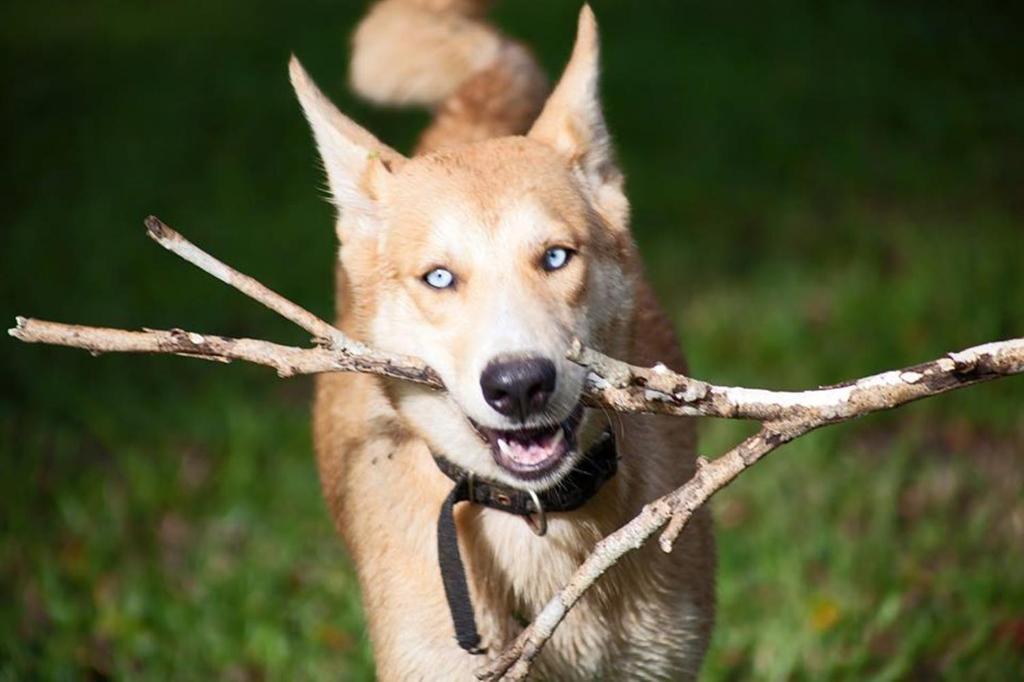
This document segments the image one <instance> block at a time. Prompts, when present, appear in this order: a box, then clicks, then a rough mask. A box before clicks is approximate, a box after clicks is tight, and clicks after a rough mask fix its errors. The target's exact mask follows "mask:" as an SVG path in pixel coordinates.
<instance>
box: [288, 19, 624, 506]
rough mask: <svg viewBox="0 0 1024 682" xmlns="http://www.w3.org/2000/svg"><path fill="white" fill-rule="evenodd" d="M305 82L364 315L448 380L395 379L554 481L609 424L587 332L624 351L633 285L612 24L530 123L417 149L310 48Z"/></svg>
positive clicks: (534, 476)
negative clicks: (609, 94)
mask: <svg viewBox="0 0 1024 682" xmlns="http://www.w3.org/2000/svg"><path fill="white" fill-rule="evenodd" d="M291 77H292V84H293V85H294V87H295V90H296V93H297V94H298V97H299V101H300V103H301V104H302V108H303V110H304V112H305V114H306V118H307V119H308V120H309V123H310V125H311V127H312V129H313V133H314V137H315V138H316V143H317V146H318V147H319V150H320V154H321V156H322V158H323V162H324V166H325V167H326V170H327V178H328V182H329V185H330V190H331V195H332V198H333V201H334V203H335V204H336V206H337V207H338V209H339V211H340V217H339V219H338V233H339V237H340V239H341V241H342V245H343V248H342V251H341V263H342V270H343V273H342V276H343V277H344V279H345V283H346V286H345V287H344V291H345V294H346V296H347V297H349V298H350V299H351V300H347V301H345V302H344V304H343V305H344V306H345V309H346V315H345V317H346V323H347V324H348V325H349V331H354V332H355V333H358V334H359V335H360V336H361V337H363V338H364V339H365V340H366V341H367V342H369V343H371V344H372V345H374V346H376V347H378V348H381V349H383V350H389V351H393V352H398V353H404V354H408V355H414V356H418V357H420V358H422V359H423V360H424V361H426V362H427V364H429V365H430V366H431V367H433V368H434V369H435V370H436V371H437V372H438V374H439V375H440V376H441V378H442V379H443V381H444V383H445V386H446V387H447V389H448V390H447V392H446V393H441V392H436V391H430V390H427V389H424V388H421V387H417V386H413V385H405V384H403V385H396V386H393V387H392V388H391V391H392V394H393V397H394V399H395V403H396V405H397V406H398V409H399V410H400V412H401V413H402V415H403V417H404V418H405V419H406V420H407V421H408V423H409V425H410V426H411V427H412V428H413V429H415V430H416V431H417V432H418V433H419V434H420V435H421V436H422V437H423V438H424V439H425V440H426V441H427V443H428V444H429V445H430V446H431V448H433V449H434V451H435V452H438V453H441V454H443V455H444V456H445V457H447V458H448V459H450V460H451V461H453V462H455V463H457V464H459V465H460V466H462V467H463V468H465V469H467V470H469V471H472V472H474V473H476V474H477V475H479V476H482V477H486V478H490V479H494V480H499V481H502V482H504V483H506V484H510V485H514V486H517V487H521V488H531V489H537V490H539V489H544V488H546V487H549V486H550V485H552V484H553V483H555V482H556V481H557V480H559V478H560V477H561V476H563V475H564V474H565V473H566V472H567V471H568V470H570V469H571V468H572V466H573V465H574V464H575V462H576V461H577V460H578V458H579V457H580V453H581V452H585V451H586V448H587V447H588V445H589V444H590V443H591V442H592V441H593V439H594V438H596V437H597V436H598V435H599V433H600V431H601V430H602V429H603V422H602V417H601V416H600V414H591V413H590V410H584V409H583V408H582V406H581V404H580V394H581V391H582V387H583V380H584V376H585V373H584V370H582V369H581V368H580V367H578V366H576V365H574V364H573V363H571V362H569V361H568V360H566V358H565V353H566V350H567V348H568V347H569V344H570V342H571V340H572V339H573V337H578V338H580V339H581V340H582V341H583V342H584V343H585V344H588V345H593V346H596V347H598V348H601V349H603V350H606V351H608V352H613V353H615V352H621V351H622V350H623V348H622V345H623V344H624V343H625V341H624V334H625V325H626V324H627V322H628V319H629V317H630V313H631V308H632V300H633V280H634V276H635V275H634V272H633V268H634V266H633V262H634V259H633V257H632V256H633V244H632V240H631V238H630V236H629V232H628V204H627V201H626V198H625V196H624V194H623V188H622V176H621V173H620V172H619V170H618V168H617V167H616V165H615V163H614V159H613V158H612V154H611V149H610V143H609V139H608V133H607V130H606V128H605V123H604V119H603V116H602V113H601V107H600V103H599V100H598V92H597V83H598V40H597V27H596V24H595V23H594V19H593V16H592V14H591V13H590V10H589V8H584V10H583V12H582V14H581V15H580V23H579V32H578V35H577V39H576V45H575V48H574V49H573V53H572V57H571V59H570V61H569V65H568V66H567V68H566V71H565V73H564V75H563V76H562V79H561V81H560V82H559V84H558V86H557V87H556V89H555V90H554V92H553V94H552V95H551V97H550V98H549V100H548V102H547V103H546V105H545V107H544V109H543V111H542V113H541V115H540V117H539V118H538V119H537V121H536V123H535V124H534V126H533V128H532V129H531V130H530V132H529V133H528V134H527V135H526V136H523V137H508V138H500V139H494V140H489V141H486V142H481V143H477V144H471V145H466V146H463V147H458V148H454V149H451V150H445V151H441V152H437V153H433V154H429V155H426V156H422V157H417V158H414V159H406V158H405V157H403V156H402V155H400V154H399V153H397V152H395V151H394V150H392V149H390V148H388V147H387V146H385V145H383V144H382V143H380V142H379V141H378V140H376V139H375V138H374V137H373V136H372V135H371V134H370V133H368V132H367V131H365V130H364V129H362V128H360V127H359V126H358V125H356V124H355V123H353V122H352V121H351V120H349V119H348V118H346V117H345V116H344V115H342V114H341V113H340V112H339V111H338V110H337V109H336V108H335V107H334V106H333V105H332V104H331V103H330V102H329V101H328V100H327V99H326V98H325V97H324V96H323V94H322V93H321V92H320V91H319V90H318V89H317V87H316V86H315V85H314V84H313V82H312V81H311V80H310V78H309V77H308V75H307V74H306V73H305V71H304V70H303V69H302V67H301V66H300V65H299V63H298V61H296V60H294V59H293V60H292V63H291Z"/></svg>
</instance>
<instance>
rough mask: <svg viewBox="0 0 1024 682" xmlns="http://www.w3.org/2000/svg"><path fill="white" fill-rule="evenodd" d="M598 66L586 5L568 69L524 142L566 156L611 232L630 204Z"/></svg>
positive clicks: (595, 38)
mask: <svg viewBox="0 0 1024 682" xmlns="http://www.w3.org/2000/svg"><path fill="white" fill-rule="evenodd" d="M599 61H600V46H599V44H598V35H597V22H596V21H595V19H594V13H593V11H591V9H590V6H589V5H584V6H583V9H582V10H581V11H580V18H579V28H578V29H577V33H576V45H575V46H574V47H573V50H572V56H571V57H570V58H569V65H568V66H566V67H565V73H563V74H562V79H561V80H560V81H559V82H558V86H557V87H555V90H554V92H552V93H551V97H549V98H548V101H547V103H546V104H545V105H544V109H543V111H541V114H540V116H539V117H538V118H537V121H536V122H535V123H534V124H533V128H531V129H530V132H529V137H531V138H533V139H535V140H538V141H540V142H543V143H545V144H547V145H549V146H551V147H553V148H554V149H555V150H557V151H558V152H559V153H561V154H562V155H563V156H565V157H566V159H567V160H568V161H569V162H570V163H571V164H573V165H574V166H575V167H576V168H577V169H578V170H579V171H580V172H582V174H583V176H584V179H585V181H586V183H587V186H588V188H589V190H590V191H591V192H592V193H593V197H594V203H595V204H596V208H597V209H598V210H599V211H600V212H601V213H602V214H603V215H604V217H605V219H606V220H608V221H609V222H610V223H611V224H612V225H614V226H616V227H625V226H626V223H627V222H628V213H629V205H628V203H627V201H626V197H625V194H623V188H622V184H623V179H622V173H621V171H620V170H619V169H618V166H617V165H616V163H615V158H614V154H613V152H612V147H611V139H610V138H609V136H608V128H607V126H606V125H605V122H604V114H602V112H601V101H600V93H599V92H598V76H599V72H600V64H599Z"/></svg>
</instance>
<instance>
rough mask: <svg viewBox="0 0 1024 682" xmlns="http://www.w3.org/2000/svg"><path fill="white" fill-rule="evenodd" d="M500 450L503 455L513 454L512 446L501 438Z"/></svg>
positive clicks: (499, 442) (499, 440) (499, 441)
mask: <svg viewBox="0 0 1024 682" xmlns="http://www.w3.org/2000/svg"><path fill="white" fill-rule="evenodd" d="M498 449H499V450H500V451H501V454H503V455H506V456H508V455H510V454H511V450H512V446H511V445H509V444H508V441H507V440H505V439H504V438H499V439H498Z"/></svg>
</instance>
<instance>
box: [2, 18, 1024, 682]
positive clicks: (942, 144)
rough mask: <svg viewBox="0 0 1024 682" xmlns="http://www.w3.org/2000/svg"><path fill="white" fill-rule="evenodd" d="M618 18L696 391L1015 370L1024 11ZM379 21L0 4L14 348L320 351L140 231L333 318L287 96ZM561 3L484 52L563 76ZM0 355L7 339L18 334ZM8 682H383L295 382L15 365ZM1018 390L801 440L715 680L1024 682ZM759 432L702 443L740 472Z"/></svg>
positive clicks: (331, 77) (334, 66)
mask: <svg viewBox="0 0 1024 682" xmlns="http://www.w3.org/2000/svg"><path fill="white" fill-rule="evenodd" d="M961 4H963V5H964V6H963V7H957V6H954V3H948V4H947V3H943V2H938V3H936V2H901V3H890V2H881V1H879V2H863V1H860V2H858V1H854V2H819V3H811V2H797V1H795V0H786V1H780V2H773V3H764V2H754V1H749V2H748V1H737V2H729V3H715V2H667V1H666V2H644V3H639V2H629V3H627V2H611V1H610V0H606V1H603V2H602V1H599V2H595V5H596V7H595V9H596V11H597V15H598V18H599V20H600V22H601V24H602V27H603V33H604V47H605V52H604V64H605V77H604V92H605V97H606V103H607V113H608V118H609V121H610V126H611V128H612V130H613V133H614V135H615V137H616V140H617V143H618V147H619V150H620V153H621V158H622V161H623V164H624V166H625V169H626V171H627V174H628V177H629V192H630V196H631V198H632V201H633V204H634V207H635V211H634V218H635V220H634V222H635V231H636V236H637V239H638V241H639V243H640V245H641V248H642V250H643V252H644V253H645V255H646V258H647V261H648V263H649V266H650V269H651V273H652V277H653V279H654V281H655V284H656V286H657V289H658V291H659V293H660V295H661V298H662V300H663V302H664V303H665V305H666V306H667V307H668V309H669V311H670V312H671V314H672V315H673V318H674V319H675V321H676V323H677V326H678V328H679V330H680V334H681V336H682V338H683V339H684V342H685V345H686V347H687V350H688V353H689V355H690V359H691V362H692V367H693V372H694V374H695V375H697V376H699V377H702V378H706V379H709V380H713V381H717V382H732V383H742V384H746V385H759V386H766V387H773V388H799V387H809V386H814V385H817V384H826V383H832V382H835V381H839V380H842V379H845V378H851V377H856V376H860V375H863V374H866V373H871V372H875V371H880V370H883V369H887V368H891V367H899V366H903V365H907V364H911V363H915V362H918V361H923V360H927V359H931V358H934V357H937V356H938V355H941V354H942V353H944V352H946V351H949V350H954V349H958V348H961V347H964V346H968V345H973V344H976V343H980V342H984V341H989V340H995V339H999V338H1007V337H1012V336H1021V335H1022V334H1024V275H1022V269H1021V268H1022V257H1024V234H1022V219H1024V194H1022V190H1024V133H1022V130H1024V75H1022V74H1024V68H1022V67H1024V41H1022V40H1021V38H1020V35H1021V29H1022V27H1024V21H1022V19H1024V16H1022V12H1021V10H1020V7H1021V5H1020V4H1019V3H1009V2H1007V3H970V4H969V7H968V3H961ZM363 9H364V5H363V4H362V3H353V2H343V1H341V0H331V1H329V2H328V1H326V0H323V1H317V2H290V3H284V2H278V3H269V2H265V3H245V2H238V1H237V0H226V1H221V2H215V3H211V2H200V1H198V0H178V1H176V2H149V3H128V2H113V1H108V2H104V1H100V0H80V1H78V2H56V1H52V0H48V1H41V2H25V1H16V2H7V3H5V4H4V5H3V7H2V9H0V40H2V48H3V49H2V62H0V69H2V74H3V98H2V108H0V124H2V125H0V131H2V133H0V134H2V135H3V138H2V161H0V164H2V165H0V187H2V191H3V195H2V201H0V272H2V275H0V315H2V318H3V319H4V320H7V321H8V323H13V318H14V315H15V314H21V315H29V316H33V317H41V318H47V319H54V320H62V321H68V322H79V323H85V324H99V325H108V326H124V327H129V328H138V327H142V326H148V327H156V328H166V327H183V328H186V329H191V330H196V331H200V332H216V333H222V334H227V335H249V336H255V337H263V338H272V339H275V340H281V341H285V342H291V343H302V342H304V341H305V340H306V339H305V336H306V335H305V334H304V333H303V332H301V331H297V330H295V329H293V328H291V327H289V325H288V324H287V323H284V322H281V321H280V320H278V319H277V318H276V317H275V316H274V315H273V314H271V313H269V312H267V311H265V310H263V309H261V308H260V307H259V306H258V305H256V304H255V303H253V302H252V301H250V300H248V299H246V298H244V297H242V296H241V295H239V294H237V293H235V292H233V291H232V290H230V289H228V288H227V287H225V286H223V285H222V284H220V283H218V282H216V281H215V280H213V279H211V278H210V277H209V276H207V275H206V274H204V273H202V272H200V271H198V270H196V269H195V268H193V267H191V266H189V265H187V264H185V263H184V262H183V261H180V260H178V259H177V258H175V257H174V256H172V255H169V254H168V253H166V252H164V251H162V250H161V249H159V248H157V247H156V246H155V245H154V244H152V243H151V242H150V241H149V240H148V239H146V238H145V237H144V235H143V228H142V219H143V218H144V217H145V216H146V215H147V214H149V213H155V214H156V215H158V216H160V217H161V218H163V219H164V220H166V221H167V222H168V223H170V224H171V225H173V226H175V227H177V228H178V229H180V230H181V231H182V232H183V233H184V234H185V235H186V236H187V237H189V238H190V239H192V240H194V241H195V242H196V243H198V244H199V245H201V246H202V247H204V248H206V249H208V250H209V251H210V252H211V253H213V254H216V255H218V256H219V257H221V258H223V259H224V260H226V261H227V262H229V263H231V264H232V265H235V266H236V267H238V268H239V269H241V270H242V271H244V272H247V273H249V274H251V275H254V276H255V277H257V278H259V279H261V280H262V281H264V282H265V283H266V284H268V285H270V286H272V287H273V288H275V289H277V290H278V291H280V292H282V293H283V294H285V295H286V296H288V297H290V298H292V299H294V300H296V301H298V302H300V303H302V304H303V305H306V306H308V307H309V308H310V309H312V310H313V311H315V312H317V313H319V314H321V315H325V316H327V315H329V314H330V311H331V307H332V303H331V291H332V285H331V280H332V273H331V268H332V260H333V253H334V248H335V246H334V236H333V229H332V216H331V211H330V209H329V207H328V206H327V204H326V203H325V202H324V201H322V196H323V192H322V187H323V181H322V179H321V177H320V175H319V172H318V170H317V160H316V157H315V153H314V149H313V145H312V143H311V140H310V136H309V133H308V131H307V129H306V126H305V123H304V122H303V120H302V117H301V115H300V112H299V109H298V107H297V105H296V104H295V102H294V101H293V96H292V93H291V90H290V87H289V85H288V81H287V76H286V62H287V58H288V55H289V53H290V52H291V51H293V50H294V51H295V52H296V53H297V54H298V55H299V56H300V57H301V58H302V59H303V60H304V62H305V64H306V66H307V68H308V69H309V70H310V72H311V73H312V74H313V75H314V77H315V78H316V79H317V80H318V81H319V82H320V84H321V85H322V86H323V87H324V88H325V89H326V90H327V92H328V93H329V94H330V95H331V96H332V97H333V98H335V100H336V101H337V102H338V103H339V105H340V106H341V107H342V108H343V110H345V111H346V112H347V113H349V114H351V115H352V116H354V117H355V118H356V119H357V120H359V121H361V122H363V123H364V124H366V125H367V126H368V127H369V128H370V129H371V130H373V131H374V132H376V133H377V134H378V135H379V136H380V137H381V138H383V139H384V140H385V141H388V142H390V143H392V144H394V145H396V146H398V147H399V148H402V149H408V148H409V146H410V145H411V143H412V141H413V140H414V139H415V137H416V134H417V132H418V131H419V130H420V129H421V127H422V125H423V124H424V122H425V121H426V120H427V119H426V115H425V114H423V113H415V112H412V113H410V112H394V111H380V110H376V109H373V108H371V107H369V106H367V105H365V104H363V103H361V102H359V101H357V100H356V99H354V98H353V96H352V95H351V93H350V92H349V91H348V90H347V88H346V85H345V72H346V63H347V57H346V51H347V36H348V33H349V31H350V30H351V29H352V27H353V26H354V23H355V21H356V20H357V18H358V17H359V16H360V15H361V13H362V12H363ZM577 10H578V3H577V2H567V1H566V2H562V1H558V2H543V3H541V2H525V1H520V2H505V3H502V4H501V5H500V6H499V8H498V12H497V15H498V21H499V22H500V23H501V24H502V25H503V26H504V27H506V28H507V29H508V30H509V31H510V32H511V33H512V34H514V35H516V36H518V37H520V38H522V39H524V40H525V41H526V42H528V43H529V44H531V45H533V46H536V49H537V51H538V53H539V55H540V56H541V58H542V60H543V62H544V63H545V64H546V66H547V67H548V69H549V71H550V72H551V73H555V72H557V71H559V70H560V69H561V67H562V65H563V63H564V60H565V58H566V56H567V54H568V51H569V48H570V45H571V41H572V36H573V30H574V24H575V14H576V12H577ZM5 338H6V337H5ZM0 385H2V386H3V390H2V394H0V457H2V460H0V600H2V603H3V604H4V605H3V607H2V609H0V679H18V678H26V679H27V678H40V677H47V678H55V677H59V678H62V679H67V678H76V677H94V676H99V677H103V676H107V675H113V676H116V677H131V678H134V677H152V678H159V679H164V678H177V679H210V678H215V679H216V678H222V679H232V680H233V679H261V678H283V679H305V678H314V679H320V678H322V679H339V678H342V679H366V678H368V677H370V676H371V675H372V663H371V662H370V659H369V655H368V647H367V644H366V640H365V635H364V632H363V629H362V625H361V614H360V606H359V599H358V594H357V592H356V587H355V584H354V581H353V578H352V574H351V571H350V568H349V566H348V563H347V560H346V557H345V555H344V552H343V550H342V549H341V547H340V542H339V541H337V540H336V538H335V536H334V534H333V531H332V528H331V526H330V523H329V521H328V519H327V515H326V513H325V510H324V509H323V507H322V503H321V501H320V497H319V490H318V486H317V481H316V476H315V472H314V466H313V461H312V455H311V451H310V439H309V433H308V426H307V420H308V402H309V393H310V382H309V381H308V380H305V379H299V380H288V381H284V380H279V379H277V378H276V377H275V376H274V375H273V374H272V373H271V372H269V371H267V370H264V369H260V368H255V367H246V366H240V365H239V366H221V365H215V364H212V363H203V362H198V361H192V360H187V359H180V358H170V357H139V356H132V357H128V356H125V357H117V356H107V357H102V358H99V359H93V358H91V357H89V356H88V355H87V354H85V353H82V352H79V351H73V350H66V349H58V348H50V347H33V346H27V345H21V344H19V343H17V342H15V341H13V340H10V339H8V340H7V341H5V342H4V345H3V347H2V349H0ZM1022 398H1024V382H1022V381H1021V380H1020V379H1008V380H1004V381H1001V382H998V383H997V384H992V385H986V386H981V387H976V388H971V389H967V390H965V391H962V392H960V393H958V394H955V395H949V396H943V397H940V398H937V399H933V400H929V401H926V402H924V403H919V404H915V405H913V406H910V407H907V408H903V409H901V410H899V411H898V412H896V413H893V414H889V415H883V416H875V417H870V418H867V419H865V420H863V421H861V422H858V423H856V424H850V425H844V426H840V427H837V428H832V429H827V430H825V431H822V432H819V433H816V434H812V435H811V436H809V437H807V438H805V439H802V440H800V441H799V442H797V443H795V444H793V445H790V446H788V447H786V448H784V449H783V450H782V451H780V452H779V453H777V454H775V455H773V456H772V457H771V458H770V459H769V460H768V461H766V462H764V463H763V464H761V465H759V466H758V467H757V469H756V470H754V471H751V472H749V473H748V474H747V475H746V476H745V477H744V479H743V480H741V481H740V482H739V483H737V484H736V485H735V486H733V487H732V488H730V489H728V490H726V491H725V492H723V493H722V494H721V495H720V496H719V497H717V498H716V499H715V501H714V507H715V512H716V517H717V520H718V537H719V542H720V550H721V567H720V572H719V599H720V618H719V626H718V629H717V631H716V634H715V640H714V644H713V648H712V652H711V655H710V658H709V661H708V665H707V666H706V669H705V671H706V678H707V679H751V678H753V679H836V678H838V679H880V680H882V679H884V680H888V679H906V678H913V679H932V678H948V679H993V680H994V679H1011V678H1012V677H1013V676H1014V675H1015V674H1017V675H1019V674H1020V672H1021V666H1022V656H1024V571H1022V570H1021V557H1022V556H1024V495H1022V491H1024V466H1022V465H1024V419H1022V409H1021V405H1022ZM747 428H748V427H746V426H744V425H736V424H724V423H717V422H716V423H710V422H709V423H708V424H706V425H705V431H704V434H705V435H704V439H703V441H702V451H703V452H705V454H707V455H714V454H717V453H719V452H721V451H722V450H723V449H724V448H725V447H727V446H728V445H729V444H730V443H732V442H734V441H735V440H736V439H738V438H739V437H740V436H741V435H742V434H743V433H745V432H746V431H747Z"/></svg>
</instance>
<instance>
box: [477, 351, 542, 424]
mask: <svg viewBox="0 0 1024 682" xmlns="http://www.w3.org/2000/svg"><path fill="white" fill-rule="evenodd" d="M555 376H556V372H555V363H553V362H551V361H550V360H548V359H547V358H538V357H518V358H509V359H506V360H492V361H491V362H490V363H489V364H488V365H487V367H485V368H484V371H483V373H482V374H481V375H480V388H482V389H483V392H484V400H486V401H487V404H488V405H490V406H491V407H493V408H494V409H495V410H497V411H498V412H500V413H501V414H503V415H505V416H506V417H518V418H519V420H520V421H526V418H527V417H528V416H530V415H531V414H533V413H535V412H539V411H540V410H542V409H544V406H545V405H547V403H548V399H549V398H550V397H551V394H552V393H554V391H555Z"/></svg>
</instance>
